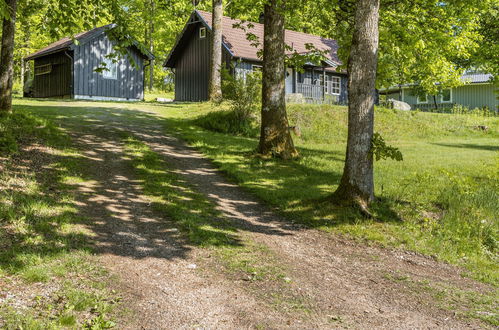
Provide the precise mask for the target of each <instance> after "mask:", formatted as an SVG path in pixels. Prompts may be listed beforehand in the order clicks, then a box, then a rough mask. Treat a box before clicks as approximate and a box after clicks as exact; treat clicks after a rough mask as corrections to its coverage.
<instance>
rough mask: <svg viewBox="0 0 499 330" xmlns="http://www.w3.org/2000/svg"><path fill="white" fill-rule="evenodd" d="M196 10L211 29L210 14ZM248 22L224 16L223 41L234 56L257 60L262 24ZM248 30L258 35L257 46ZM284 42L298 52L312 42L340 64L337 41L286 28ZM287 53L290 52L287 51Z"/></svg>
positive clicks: (304, 50) (303, 50)
mask: <svg viewBox="0 0 499 330" xmlns="http://www.w3.org/2000/svg"><path fill="white" fill-rule="evenodd" d="M197 12H198V14H199V15H200V16H201V17H202V18H203V20H204V21H205V23H206V24H207V25H208V26H209V27H210V29H211V20H212V14H211V13H210V12H206V11H201V10H198V11H197ZM234 24H240V25H242V26H244V27H245V28H246V32H244V30H242V29H241V28H238V27H234ZM250 24H251V25H252V27H248V24H247V23H242V24H241V21H240V20H236V19H232V18H230V17H227V16H224V17H223V20H222V31H223V32H222V33H223V37H224V38H223V41H224V43H225V45H226V46H227V48H228V49H229V50H230V51H231V52H232V54H233V55H234V57H241V58H244V59H250V60H257V61H258V60H260V59H259V58H258V56H257V52H258V50H259V49H261V47H262V45H263V24H260V23H253V22H251V23H250ZM248 32H249V33H252V34H254V35H256V36H257V37H258V39H259V42H260V44H261V45H260V46H259V48H256V47H255V46H253V45H251V41H249V40H247V38H246V33H248ZM285 42H286V44H287V45H288V46H291V47H292V48H293V50H295V51H296V52H297V53H300V54H304V53H307V52H309V50H307V48H306V46H305V45H306V44H313V45H314V46H315V47H316V48H317V49H320V50H326V51H327V53H326V57H327V58H328V59H329V60H331V61H333V62H335V63H336V64H337V65H339V64H341V61H340V60H339V58H338V54H337V52H338V43H337V42H336V40H332V39H326V38H322V37H319V36H316V35H313V34H308V33H302V32H296V31H291V30H286V31H285ZM288 53H291V52H290V51H288Z"/></svg>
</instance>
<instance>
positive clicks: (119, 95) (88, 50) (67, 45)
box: [25, 24, 153, 101]
mask: <svg viewBox="0 0 499 330" xmlns="http://www.w3.org/2000/svg"><path fill="white" fill-rule="evenodd" d="M112 28H114V25H113V24H110V25H106V26H102V27H98V28H95V29H92V30H90V31H86V32H82V33H79V34H77V35H76V36H75V37H74V39H71V38H67V37H66V38H63V39H61V40H58V41H56V42H54V43H52V44H50V45H48V46H47V47H45V48H43V49H41V50H39V51H37V52H35V53H33V54H31V55H29V56H27V57H26V58H25V61H29V60H33V61H34V72H33V74H34V76H33V81H32V86H31V87H30V91H29V94H30V95H29V96H32V97H39V98H43V97H64V98H74V99H89V100H116V101H120V100H121V101H137V100H143V98H144V67H145V66H146V65H148V64H149V60H151V59H152V58H153V55H152V54H150V53H145V52H143V51H141V50H140V48H139V47H138V46H132V47H129V48H128V54H127V56H121V57H120V58H119V59H117V61H113V60H112V59H111V58H109V57H106V56H107V55H109V54H111V53H112V52H113V45H114V42H113V41H112V40H110V38H109V37H108V35H107V33H106V32H107V31H109V30H110V29H112ZM75 40H77V42H75ZM103 63H105V67H106V70H102V71H99V70H96V69H98V68H102V67H103Z"/></svg>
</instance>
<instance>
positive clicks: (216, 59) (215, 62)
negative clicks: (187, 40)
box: [208, 0, 223, 101]
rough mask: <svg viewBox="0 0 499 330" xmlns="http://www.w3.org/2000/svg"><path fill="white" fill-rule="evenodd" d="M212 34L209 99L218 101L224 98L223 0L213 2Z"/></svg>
mask: <svg viewBox="0 0 499 330" xmlns="http://www.w3.org/2000/svg"><path fill="white" fill-rule="evenodd" d="M212 10H213V15H212V22H211V26H212V33H211V59H210V60H211V61H210V81H209V93H208V94H209V99H210V100H211V101H217V100H219V99H220V98H221V97H222V77H221V72H220V70H221V68H222V16H223V3H222V0H213V9H212Z"/></svg>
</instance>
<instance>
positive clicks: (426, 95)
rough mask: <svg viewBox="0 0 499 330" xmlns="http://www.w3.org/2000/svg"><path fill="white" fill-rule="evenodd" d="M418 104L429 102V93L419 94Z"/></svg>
mask: <svg viewBox="0 0 499 330" xmlns="http://www.w3.org/2000/svg"><path fill="white" fill-rule="evenodd" d="M417 101H418V104H420V103H428V94H425V95H424V96H422V97H421V96H419V95H418V100H417Z"/></svg>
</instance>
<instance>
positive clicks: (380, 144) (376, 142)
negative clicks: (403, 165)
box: [371, 132, 404, 161]
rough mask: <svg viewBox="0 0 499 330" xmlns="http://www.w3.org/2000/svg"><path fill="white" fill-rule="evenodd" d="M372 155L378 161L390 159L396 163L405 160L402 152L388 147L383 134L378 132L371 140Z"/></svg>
mask: <svg viewBox="0 0 499 330" xmlns="http://www.w3.org/2000/svg"><path fill="white" fill-rule="evenodd" d="M371 154H372V155H373V156H374V159H375V160H377V161H378V160H381V159H388V158H390V159H393V160H396V161H402V160H403V159H404V158H403V156H402V153H401V152H400V150H399V149H398V148H395V147H392V146H389V145H387V144H386V142H385V139H383V137H382V136H381V134H379V133H377V132H375V133H374V134H373V138H372V140H371Z"/></svg>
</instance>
